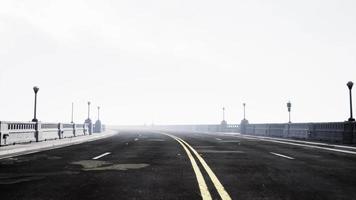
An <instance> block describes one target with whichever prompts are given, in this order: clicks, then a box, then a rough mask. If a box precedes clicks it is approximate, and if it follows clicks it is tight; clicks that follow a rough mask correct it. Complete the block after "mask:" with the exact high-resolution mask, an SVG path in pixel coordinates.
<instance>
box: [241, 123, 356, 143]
mask: <svg viewBox="0 0 356 200" xmlns="http://www.w3.org/2000/svg"><path fill="white" fill-rule="evenodd" d="M240 129H241V134H247V135H257V136H267V137H280V138H294V139H305V140H319V141H326V142H333V143H344V144H355V143H356V123H355V122H326V123H284V124H244V123H241V125H240Z"/></svg>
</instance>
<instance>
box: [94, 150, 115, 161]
mask: <svg viewBox="0 0 356 200" xmlns="http://www.w3.org/2000/svg"><path fill="white" fill-rule="evenodd" d="M109 154H111V153H110V152H106V153H103V154H101V155H99V156H96V157H94V158H92V159H93V160H97V159H99V158H102V157H104V156H106V155H109Z"/></svg>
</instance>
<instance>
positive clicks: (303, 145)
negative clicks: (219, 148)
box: [234, 136, 356, 155]
mask: <svg viewBox="0 0 356 200" xmlns="http://www.w3.org/2000/svg"><path fill="white" fill-rule="evenodd" d="M234 137H239V136H234ZM242 137H243V138H244V137H246V136H242ZM246 138H249V137H246ZM250 138H252V139H254V140H261V141H267V142H274V143H280V144H289V145H294V146H300V147H309V148H314V149H323V150H328V151H335V152H340V153H348V154H353V155H356V152H355V151H348V150H341V149H333V148H328V147H319V146H313V145H307V144H297V143H291V142H283V141H278V140H272V139H262V138H255V137H250Z"/></svg>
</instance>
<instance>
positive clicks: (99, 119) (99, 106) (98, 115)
mask: <svg viewBox="0 0 356 200" xmlns="http://www.w3.org/2000/svg"><path fill="white" fill-rule="evenodd" d="M98 120H100V106H98Z"/></svg>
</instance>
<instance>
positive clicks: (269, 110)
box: [0, 0, 356, 124]
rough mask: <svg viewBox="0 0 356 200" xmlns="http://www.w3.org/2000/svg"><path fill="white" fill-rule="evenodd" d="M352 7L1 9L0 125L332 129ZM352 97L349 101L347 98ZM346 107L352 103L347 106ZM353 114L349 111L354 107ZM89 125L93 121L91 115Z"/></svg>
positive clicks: (193, 3) (351, 40) (196, 1)
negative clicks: (244, 122) (301, 125)
mask: <svg viewBox="0 0 356 200" xmlns="http://www.w3.org/2000/svg"><path fill="white" fill-rule="evenodd" d="M349 80H353V81H356V1H354V0H349V1H346V0H332V1H331V0H298V1H286V0H270V1H263V0H249V1H247V0H245V1H242V0H239V1H238V0H231V1H227V0H220V1H211V0H176V1H174V0H173V1H172V0H170V1H169V0H154V1H148V0H119V1H115V0H111V1H109V0H100V1H93V0H91V1H89V0H58V1H51V0H42V1H40V0H31V1H25V0H1V1H0V91H1V98H0V119H1V120H15V121H28V120H31V119H32V117H33V91H32V87H33V86H34V85H37V86H39V87H40V91H39V94H38V95H39V96H38V98H39V99H38V101H39V102H38V103H39V104H38V118H39V119H40V120H42V121H50V122H59V121H62V122H68V121H70V113H71V102H72V101H73V102H74V103H75V121H77V122H83V121H84V119H85V118H86V102H87V100H90V101H91V102H92V105H93V106H92V110H94V107H96V106H97V105H100V106H101V107H102V111H101V118H102V120H103V122H104V123H106V124H144V123H147V124H151V123H152V122H154V123H155V124H184V123H189V124H191V123H192V124H194V123H219V122H220V121H221V117H222V115H221V108H222V107H223V106H225V107H226V110H227V111H226V118H227V121H228V123H239V121H240V120H241V119H242V118H243V112H242V103H243V102H246V103H247V119H249V120H250V122H286V121H287V120H288V118H287V117H288V114H287V108H286V103H287V101H288V100H291V102H292V106H293V107H292V121H294V122H308V121H343V120H346V119H347V118H348V117H349V116H348V115H349V107H348V106H349V105H348V91H347V87H346V82H347V81H349ZM355 95H356V93H355ZM355 98H356V97H355ZM355 106H356V105H355ZM92 118H94V119H96V115H95V116H94V114H93V115H92Z"/></svg>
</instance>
